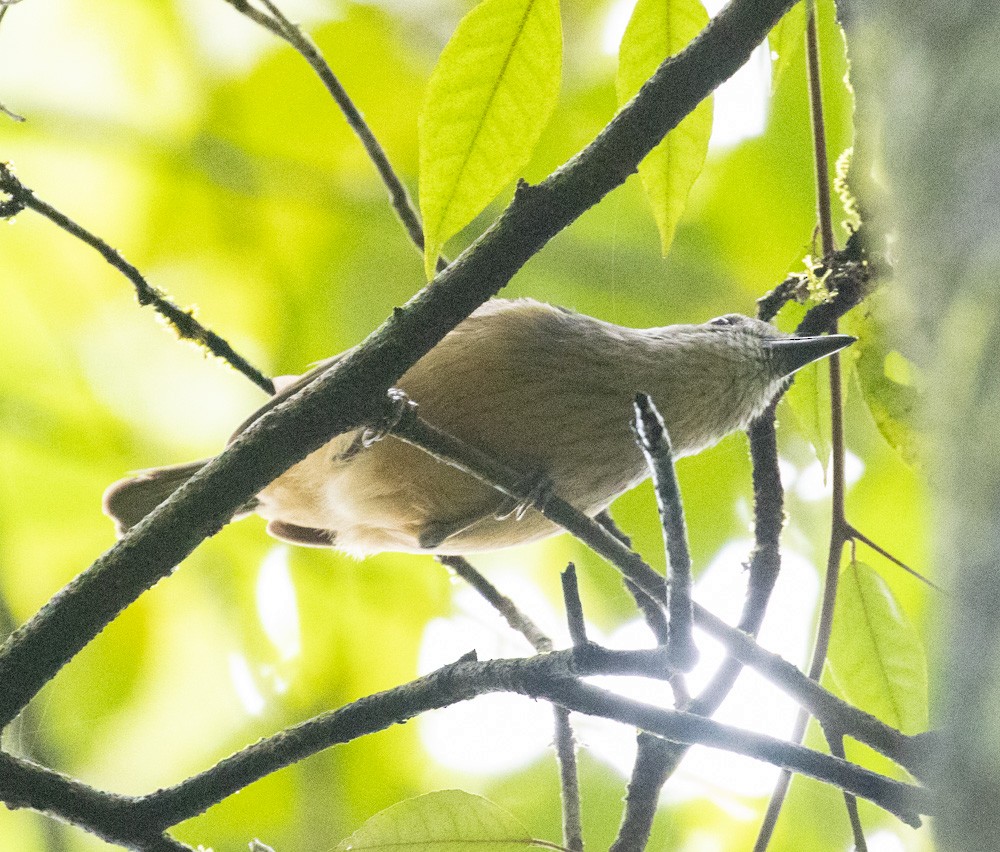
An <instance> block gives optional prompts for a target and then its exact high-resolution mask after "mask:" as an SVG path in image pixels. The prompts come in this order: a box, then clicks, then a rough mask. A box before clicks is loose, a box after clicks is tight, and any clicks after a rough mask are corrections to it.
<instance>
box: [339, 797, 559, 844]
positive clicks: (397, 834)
mask: <svg viewBox="0 0 1000 852" xmlns="http://www.w3.org/2000/svg"><path fill="white" fill-rule="evenodd" d="M535 845H538V844H537V843H536V841H534V840H532V839H530V838H529V836H528V831H527V829H526V828H525V827H524V826H523V825H522V824H521V822H520V821H519V820H518V819H517V818H516V817H514V816H512V815H511V814H509V813H507V811H505V810H503V808H501V807H499V806H497V805H495V804H493V802H491V801H489V800H488V799H484V798H483V797H482V796H474V795H473V794H472V793H466V792H464V791H463V790H441V791H439V792H437V793H428V794H427V795H425V796H417V797H416V798H414V799H407V800H406V801H405V802H399V803H398V804H395V805H392V806H391V807H388V808H386V809H385V810H384V811H380V812H379V813H377V814H375V816H373V817H372V818H371V819H369V820H368V821H367V822H366V823H365V824H364V825H362V826H361V828H359V829H358V830H357V831H355V832H354V834H352V835H351V836H350V837H348V838H346V839H344V840H342V841H341V842H340V844H339V845H338V846H337V852H348V850H352V852H353V850H368V849H373V850H379V849H394V850H408V852H466V850H467V852H517V851H518V850H522V849H527V848H529V847H531V846H535ZM544 845H546V846H549V847H550V848H551V844H547V843H546V844H544Z"/></svg>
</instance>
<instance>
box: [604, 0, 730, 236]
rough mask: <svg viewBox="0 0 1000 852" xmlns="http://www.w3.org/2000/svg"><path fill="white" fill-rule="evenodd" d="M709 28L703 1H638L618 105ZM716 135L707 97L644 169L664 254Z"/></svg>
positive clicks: (623, 57) (625, 44) (623, 52)
mask: <svg viewBox="0 0 1000 852" xmlns="http://www.w3.org/2000/svg"><path fill="white" fill-rule="evenodd" d="M707 24H708V13H707V12H706V11H705V8H704V6H702V5H701V3H700V2H698V0H639V2H638V3H636V6H635V9H634V11H633V12H632V17H631V19H630V20H629V22H628V27H626V29H625V35H624V36H623V38H622V43H621V48H620V50H619V54H618V79H617V90H618V103H619V104H624V103H626V102H627V101H629V100H630V99H631V98H632V97H634V96H635V94H636V92H638V91H639V89H640V87H641V86H642V84H643V83H645V82H646V80H647V79H649V77H651V76H652V74H653V72H654V71H655V70H656V69H657V68H658V67H659V66H660V64H661V63H662V62H663V60H664V59H666V58H667V57H668V56H672V55H673V54H675V53H677V52H679V51H680V50H682V49H683V48H684V47H685V46H686V45H687V44H688V42H690V41H691V39H693V38H694V37H695V36H696V35H697V34H698V33H699V32H701V30H702V29H704V27H705V26H706V25H707ZM711 135H712V102H711V99H710V98H706V99H705V100H704V101H702V102H701V103H700V104H698V106H697V107H696V108H695V110H694V112H692V113H691V114H690V115H689V116H688V117H687V118H685V119H684V120H683V121H682V122H681V123H680V124H679V125H677V127H675V128H674V129H673V130H671V131H670V133H668V134H667V136H666V138H665V139H664V140H663V141H662V142H661V143H660V144H659V145H657V146H656V147H655V148H654V149H653V150H652V151H650V153H649V155H648V156H647V157H646V158H645V159H644V160H643V161H642V162H641V163H640V164H639V178H640V179H641V180H642V186H643V189H644V190H645V191H646V197H647V198H648V199H649V203H650V205H651V206H652V208H653V217H654V218H655V219H656V227H657V228H658V229H659V231H660V249H661V251H662V252H663V254H664V255H666V254H667V252H668V251H669V250H670V244H671V243H672V242H673V239H674V232H675V231H676V230H677V223H678V221H679V220H680V218H681V214H682V213H683V212H684V206H685V205H686V204H687V198H688V194H689V193H690V192H691V187H692V186H693V185H694V182H695V179H696V178H697V177H698V175H699V174H700V173H701V170H702V167H703V166H704V165H705V157H706V155H707V154H708V138H709V136H711Z"/></svg>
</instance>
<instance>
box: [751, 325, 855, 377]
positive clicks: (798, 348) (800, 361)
mask: <svg viewBox="0 0 1000 852" xmlns="http://www.w3.org/2000/svg"><path fill="white" fill-rule="evenodd" d="M855 340H857V338H856V337H851V336H850V335H849V334H824V335H821V336H818V337H778V338H773V339H771V340H769V341H767V347H768V350H769V351H770V353H771V358H772V359H773V360H774V363H775V364H776V365H777V366H778V369H779V371H780V373H781V375H783V376H790V375H791V374H792V373H794V372H795V371H796V370H801V369H802V368H803V367H804V366H805V365H806V364H811V363H812V362H813V361H818V360H819V359H820V358H825V357H826V356H827V355H832V354H833V353H834V352H839V351H840V350H841V349H843V348H844V347H845V346H850V345H851V344H852V343H854V341H855Z"/></svg>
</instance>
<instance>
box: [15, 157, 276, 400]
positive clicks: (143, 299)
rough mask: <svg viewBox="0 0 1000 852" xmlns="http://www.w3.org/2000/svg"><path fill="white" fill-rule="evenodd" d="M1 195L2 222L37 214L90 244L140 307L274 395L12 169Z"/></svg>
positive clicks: (238, 358) (210, 334) (224, 345)
mask: <svg viewBox="0 0 1000 852" xmlns="http://www.w3.org/2000/svg"><path fill="white" fill-rule="evenodd" d="M0 192H2V193H5V194H6V195H8V196H10V199H9V201H6V202H2V203H0V218H2V217H6V218H10V217H11V216H14V215H15V214H16V213H18V212H20V211H21V210H23V209H24V208H26V207H27V208H28V209H30V210H34V211H35V212H36V213H39V214H41V215H42V216H44V217H45V218H46V219H48V220H49V221H50V222H52V223H53V224H55V225H58V226H59V227H60V228H62V229H63V230H64V231H66V232H67V233H68V234H71V235H72V236H74V237H76V238H77V239H78V240H80V241H82V242H84V243H86V244H87V245H88V246H90V247H91V248H92V249H94V250H95V251H97V252H98V254H100V255H101V257H103V258H104V259H105V260H106V261H107V262H108V263H109V264H111V266H113V267H114V268H115V269H117V270H118V271H119V272H121V273H122V275H124V276H125V277H126V278H127V279H128V280H129V281H130V282H131V284H132V286H133V287H134V288H135V297H136V300H137V301H138V302H139V304H140V305H152V306H153V310H155V311H156V312H157V313H158V314H159V315H160V316H162V317H163V318H164V319H165V320H166V321H167V322H168V323H170V325H171V326H172V327H173V329H174V330H175V331H176V332H177V334H178V335H180V336H181V337H182V338H184V339H185V340H193V341H194V342H195V343H198V344H200V345H201V346H204V347H205V348H206V349H207V350H208V351H209V352H211V353H212V354H213V355H215V356H216V357H217V358H221V359H222V360H223V361H225V362H226V363H227V364H229V365H230V366H231V367H233V368H234V369H235V370H238V371H239V372H241V373H242V374H243V375H244V376H246V377H247V378H248V379H250V381H252V382H253V383H254V384H255V385H257V387H259V388H260V389H261V390H264V391H266V392H267V393H271V394H273V393H274V384H273V383H272V382H271V380H270V379H269V378H267V377H266V376H265V375H264V374H263V373H261V372H260V370H258V369H257V368H256V367H254V366H253V365H252V364H251V363H250V362H249V361H247V360H246V358H244V357H243V356H242V355H240V354H239V353H238V352H237V351H236V350H235V349H233V347H232V346H230V344H229V342H228V341H227V340H225V339H224V338H222V337H220V336H219V335H218V334H216V333H215V332H214V331H212V330H211V329H209V328H205V326H203V325H202V324H201V323H200V322H198V320H196V319H195V318H194V311H193V310H190V309H189V310H186V311H185V310H183V309H182V308H179V307H177V305H175V304H174V303H173V302H171V301H170V300H169V299H168V298H167V297H166V296H165V295H164V294H163V293H162V292H161V291H160V290H158V289H157V288H156V287H153V286H152V285H151V284H150V283H149V282H148V281H146V279H145V278H144V277H143V276H142V273H141V272H139V270H138V269H136V268H135V267H134V266H133V265H132V264H131V263H129V262H128V261H127V260H125V258H124V257H122V256H121V254H120V253H119V252H118V251H117V250H116V249H114V248H112V247H111V246H109V245H108V244H107V243H106V242H104V240H102V239H101V238H100V237H98V236H97V235H96V234H93V233H91V232H90V231H88V230H87V229H86V228H84V227H83V226H82V225H79V224H77V223H76V222H75V221H73V220H72V219H70V218H69V216H67V215H66V214H65V213H61V212H60V211H58V210H56V208H55V207H53V206H52V205H51V204H48V203H46V202H45V201H42V199H40V198H39V197H38V196H37V195H35V193H34V192H32V191H31V190H30V189H28V187H26V186H25V185H24V184H23V183H21V181H19V180H18V179H17V177H15V175H14V173H13V171H12V170H11V168H10V166H9V165H7V164H6V163H0Z"/></svg>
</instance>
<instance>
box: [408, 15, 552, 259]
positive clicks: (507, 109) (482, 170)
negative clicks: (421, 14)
mask: <svg viewBox="0 0 1000 852" xmlns="http://www.w3.org/2000/svg"><path fill="white" fill-rule="evenodd" d="M561 75H562V26H561V23H560V20H559V0H483V2H482V3H480V4H479V5H478V6H476V7H475V8H474V9H473V10H472V11H471V12H469V14H468V15H466V16H465V17H464V18H463V19H462V20H461V21H460V22H459V25H458V28H457V29H456V30H455V34H454V35H453V36H452V37H451V40H450V41H449V42H448V44H447V45H446V46H445V49H444V51H443V52H442V53H441V58H440V59H439V60H438V64H437V66H436V67H435V69H434V72H433V73H432V74H431V78H430V82H429V83H428V86H427V95H426V98H425V99H424V105H423V109H422V110H421V113H420V121H419V124H420V214H421V216H422V217H423V220H424V243H425V245H424V266H425V269H426V272H427V277H428V278H430V277H431V276H432V274H433V272H434V265H435V262H436V261H437V257H438V254H439V253H440V251H441V248H442V247H443V246H444V244H445V242H446V241H447V240H448V239H449V238H450V237H452V236H454V235H455V234H456V233H458V231H460V230H461V229H462V228H464V227H465V226H466V225H468V224H469V222H471V221H472V220H473V219H474V218H475V217H476V216H477V215H479V213H481V212H482V210H483V208H484V207H486V205H487V204H489V203H490V201H492V200H493V199H494V198H495V197H496V195H497V194H498V193H499V192H500V190H501V189H503V187H504V186H505V185H506V184H508V183H510V181H512V180H513V179H514V178H515V177H517V176H518V173H519V172H520V171H521V169H523V168H524V166H525V165H526V164H527V163H528V160H530V159H531V154H532V152H533V151H534V149H535V145H536V144H537V142H538V139H539V137H540V136H541V133H542V130H543V129H544V127H545V125H546V123H547V122H548V120H549V117H550V116H551V115H552V110H553V109H554V108H555V105H556V100H557V99H558V96H559V84H560V80H561Z"/></svg>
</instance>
